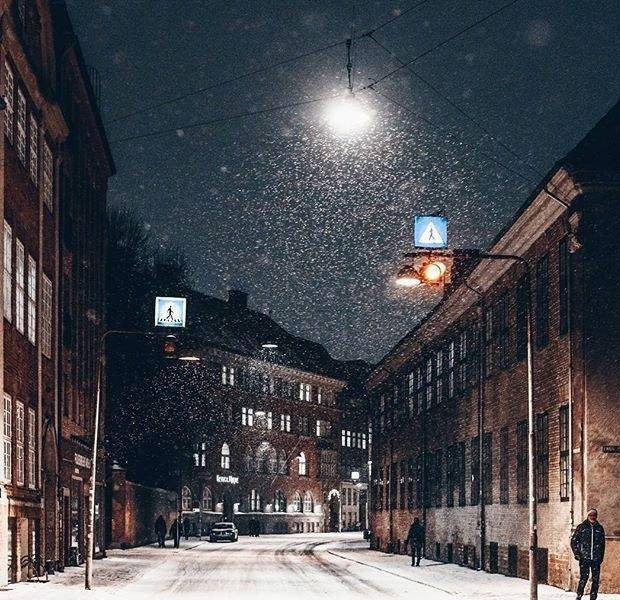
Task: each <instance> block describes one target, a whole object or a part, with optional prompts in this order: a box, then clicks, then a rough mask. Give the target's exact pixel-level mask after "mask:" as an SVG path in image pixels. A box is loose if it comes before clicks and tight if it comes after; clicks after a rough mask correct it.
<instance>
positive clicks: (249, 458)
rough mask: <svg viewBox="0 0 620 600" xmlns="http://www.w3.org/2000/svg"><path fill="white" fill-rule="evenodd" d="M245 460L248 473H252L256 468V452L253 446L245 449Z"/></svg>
mask: <svg viewBox="0 0 620 600" xmlns="http://www.w3.org/2000/svg"><path fill="white" fill-rule="evenodd" d="M243 462H244V465H245V470H246V471H247V472H248V473H251V472H252V471H253V470H254V452H252V448H250V446H247V447H246V449H245V456H244V457H243Z"/></svg>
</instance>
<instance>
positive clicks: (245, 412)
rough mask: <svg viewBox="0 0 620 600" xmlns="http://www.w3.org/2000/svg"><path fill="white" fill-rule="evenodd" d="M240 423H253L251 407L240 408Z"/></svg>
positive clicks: (250, 425)
mask: <svg viewBox="0 0 620 600" xmlns="http://www.w3.org/2000/svg"><path fill="white" fill-rule="evenodd" d="M241 425H245V426H246V427H252V426H253V425H254V409H253V408H246V407H245V406H244V407H242V408H241Z"/></svg>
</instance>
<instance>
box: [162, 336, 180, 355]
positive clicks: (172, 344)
mask: <svg viewBox="0 0 620 600" xmlns="http://www.w3.org/2000/svg"><path fill="white" fill-rule="evenodd" d="M162 352H163V355H164V357H165V358H176V357H177V352H178V340H177V338H176V336H174V335H167V336H166V337H165V338H164V343H163V345H162Z"/></svg>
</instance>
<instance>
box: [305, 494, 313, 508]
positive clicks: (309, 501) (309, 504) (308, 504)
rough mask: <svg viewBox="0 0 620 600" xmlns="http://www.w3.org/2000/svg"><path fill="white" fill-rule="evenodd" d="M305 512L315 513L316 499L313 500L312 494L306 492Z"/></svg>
mask: <svg viewBox="0 0 620 600" xmlns="http://www.w3.org/2000/svg"><path fill="white" fill-rule="evenodd" d="M304 512H306V513H311V512H314V499H313V498H312V494H311V493H310V492H306V493H305V494H304Z"/></svg>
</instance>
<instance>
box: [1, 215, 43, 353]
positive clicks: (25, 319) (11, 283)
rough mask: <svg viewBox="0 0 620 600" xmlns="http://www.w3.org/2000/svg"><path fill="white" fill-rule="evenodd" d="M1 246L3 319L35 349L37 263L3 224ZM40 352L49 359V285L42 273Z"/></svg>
mask: <svg viewBox="0 0 620 600" xmlns="http://www.w3.org/2000/svg"><path fill="white" fill-rule="evenodd" d="M13 241H15V244H13ZM3 244H4V265H3V282H4V292H3V293H4V318H5V319H6V320H7V321H9V322H12V321H13V319H15V329H17V331H19V332H20V333H22V334H24V333H27V335H28V340H29V341H30V342H31V343H32V344H35V345H36V342H37V262H36V260H35V259H34V258H33V257H32V256H30V255H29V254H26V251H25V249H24V244H23V243H22V242H21V241H20V240H19V238H17V237H15V240H13V229H12V227H11V226H10V225H9V224H8V223H7V222H6V221H4V242H3ZM13 248H15V251H13ZM13 258H15V260H13ZM13 291H14V293H13ZM13 296H14V297H15V304H13ZM41 352H43V354H44V355H45V356H47V357H48V358H51V357H52V282H51V281H50V279H49V278H48V277H47V276H46V275H45V273H41Z"/></svg>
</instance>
